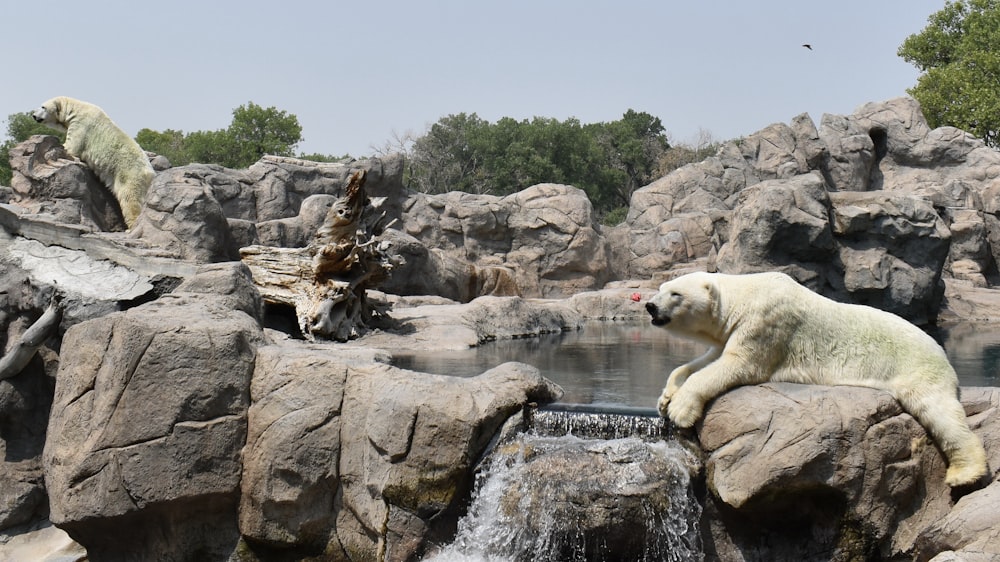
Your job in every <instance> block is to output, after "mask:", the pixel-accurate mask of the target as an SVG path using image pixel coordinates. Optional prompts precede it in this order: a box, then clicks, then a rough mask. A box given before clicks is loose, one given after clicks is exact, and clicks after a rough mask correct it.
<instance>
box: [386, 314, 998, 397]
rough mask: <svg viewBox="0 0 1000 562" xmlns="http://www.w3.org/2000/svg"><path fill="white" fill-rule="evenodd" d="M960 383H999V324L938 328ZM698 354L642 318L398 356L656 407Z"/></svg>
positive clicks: (416, 366)
mask: <svg viewBox="0 0 1000 562" xmlns="http://www.w3.org/2000/svg"><path fill="white" fill-rule="evenodd" d="M935 336H936V337H937V338H938V339H939V341H943V342H944V346H945V350H946V351H947V352H948V357H949V359H950V360H951V362H952V365H954V367H955V370H956V372H958V378H959V383H960V384H961V385H962V386H1000V325H998V326H992V325H987V326H983V325H977V326H973V325H957V326H952V327H949V328H947V329H939V330H938V331H937V333H936V334H935ZM704 351H705V346H703V345H700V344H695V343H692V342H688V341H685V340H682V339H679V338H677V337H674V336H671V335H670V334H668V333H667V332H666V331H665V330H662V329H659V328H654V327H653V326H651V325H650V324H649V322H646V321H638V320H637V321H632V322H593V323H588V324H586V325H585V326H584V329H583V330H580V331H576V332H566V333H562V334H550V335H545V336H542V337H540V338H532V339H522V340H504V341H496V342H490V343H487V344H484V345H482V346H480V347H477V348H473V349H469V350H463V351H444V352H442V351H433V352H418V353H408V354H405V355H404V354H399V355H397V356H395V357H394V359H393V364H394V365H396V366H398V367H402V368H405V369H411V370H414V371H421V372H426V373H435V374H440V375H453V376H459V377H469V376H474V375H478V374H480V373H482V372H483V371H486V370H488V369H491V368H493V367H496V366H497V365H499V364H501V363H504V362H507V361H521V362H523V363H528V364H529V365H534V366H535V367H538V369H539V370H540V371H541V372H542V374H543V375H545V376H546V377H547V378H549V379H550V380H552V381H554V382H556V383H558V384H559V385H560V386H561V387H562V388H563V390H564V391H565V392H566V394H565V395H564V396H563V398H562V402H573V403H582V404H621V405H627V406H637V407H644V408H654V407H656V399H657V398H658V397H659V395H660V391H661V390H662V388H663V384H664V383H665V382H666V378H667V375H668V374H670V371H671V370H673V369H674V368H675V367H677V366H678V365H682V364H684V363H686V362H687V361H690V360H691V359H693V358H694V357H697V356H698V355H699V354H701V353H703V352H704Z"/></svg>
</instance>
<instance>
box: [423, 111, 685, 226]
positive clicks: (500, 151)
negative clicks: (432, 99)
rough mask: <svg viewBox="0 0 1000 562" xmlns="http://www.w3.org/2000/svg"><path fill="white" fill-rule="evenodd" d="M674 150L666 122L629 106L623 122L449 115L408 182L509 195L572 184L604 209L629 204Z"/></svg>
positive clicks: (430, 133)
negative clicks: (533, 187) (492, 119)
mask: <svg viewBox="0 0 1000 562" xmlns="http://www.w3.org/2000/svg"><path fill="white" fill-rule="evenodd" d="M669 148H670V144H669V143H668V142H667V138H666V135H665V134H664V128H663V124H662V123H661V122H660V119H659V118H657V117H654V116H652V115H649V114H648V113H644V112H637V111H634V110H631V109H630V110H628V111H627V112H626V113H625V114H624V116H623V117H622V119H620V120H617V121H612V122H609V123H593V124H587V125H583V124H581V123H580V121H579V120H577V119H575V118H570V119H567V120H565V121H559V120H558V119H553V118H546V117H535V118H533V119H531V120H527V119H525V120H521V121H518V120H516V119H513V118H510V117H504V118H502V119H500V120H498V121H497V122H496V123H490V122H488V121H485V120H483V119H482V118H480V117H479V116H478V115H476V114H475V113H472V114H467V113H458V114H453V115H448V116H446V117H442V118H441V119H440V120H439V121H438V122H437V123H434V124H433V125H431V126H430V127H429V128H428V130H427V132H426V133H425V134H424V135H423V136H420V137H418V138H416V139H415V140H414V141H413V144H412V145H411V147H410V149H409V151H408V154H407V156H408V157H409V160H410V166H409V169H408V173H407V181H408V183H409V186H410V187H411V188H413V189H416V190H418V191H422V192H425V193H441V192H445V191H466V192H472V193H490V194H495V195H507V194H510V193H514V192H516V191H520V190H522V189H524V188H526V187H529V186H531V185H534V184H537V183H546V182H553V183H566V184H570V185H574V186H576V187H579V188H581V189H583V190H584V191H586V192H587V195H588V196H589V197H590V199H591V201H592V202H593V203H594V206H595V209H596V210H597V211H598V213H599V214H602V215H603V214H605V213H607V212H610V211H611V210H613V209H615V208H618V207H624V206H628V203H629V199H630V198H631V195H632V192H633V191H635V190H636V189H638V188H639V187H642V186H643V185H645V184H646V183H648V182H649V181H651V179H655V178H653V177H652V176H653V174H654V173H655V171H656V170H657V166H658V162H659V159H660V158H661V157H662V156H663V154H664V153H665V152H666V151H667V150H668V149H669Z"/></svg>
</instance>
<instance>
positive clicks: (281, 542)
mask: <svg viewBox="0 0 1000 562" xmlns="http://www.w3.org/2000/svg"><path fill="white" fill-rule="evenodd" d="M50 139H51V137H34V138H32V139H31V140H29V141H27V142H26V143H23V144H21V145H19V146H18V147H15V148H14V150H12V156H13V157H12V167H13V169H14V179H13V181H12V184H13V185H12V186H10V187H9V188H8V187H0V344H2V351H3V353H4V357H9V358H10V359H7V362H6V363H4V364H14V363H16V364H17V366H18V373H17V374H13V375H12V376H7V375H4V376H3V377H0V452H2V453H3V454H2V455H0V500H2V501H0V558H2V557H3V556H4V555H7V554H9V553H10V552H13V550H11V549H13V548H15V547H16V548H20V546H17V545H18V544H21V543H23V542H24V541H23V539H24V538H25V537H27V536H36V535H33V533H38V535H37V536H39V537H43V536H44V537H47V538H45V539H43V540H45V541H48V540H49V539H50V538H52V540H53V541H54V542H53V544H54V545H55V546H54V547H53V548H52V549H51V552H56V551H61V552H65V550H64V548H63V547H64V546H65V544H64V543H65V540H64V537H61V536H57V537H54V538H53V537H52V536H51V534H52V528H51V527H47V526H46V522H47V521H51V522H53V523H55V524H56V525H57V526H58V527H59V529H61V530H65V532H68V533H69V535H70V536H71V537H72V538H73V539H75V540H76V541H77V542H78V543H79V544H80V545H83V546H84V547H86V549H87V552H88V556H89V557H90V559H91V560H95V561H98V560H139V559H142V560H145V559H159V560H190V559H198V560H241V561H249V560H255V561H259V562H267V561H271V560H288V559H314V560H362V559H363V560H402V561H407V560H417V559H419V558H420V557H421V556H423V554H424V553H425V552H427V551H429V550H430V549H431V548H432V546H433V545H438V544H442V543H444V542H447V541H448V540H449V539H450V537H451V536H452V534H453V533H454V531H455V526H456V521H457V519H458V516H459V515H460V514H461V512H462V511H463V509H464V508H465V505H466V502H467V500H468V497H469V493H470V488H471V486H472V481H473V473H474V471H475V470H476V468H477V462H478V461H479V459H480V457H481V455H482V453H483V452H484V451H485V450H486V449H487V448H488V447H489V443H490V441H491V439H492V438H493V436H494V435H495V434H496V432H497V431H498V429H499V428H500V427H501V426H502V425H503V424H504V422H505V421H506V420H508V419H509V418H510V417H511V416H512V415H514V414H515V413H517V412H520V411H522V410H523V409H524V408H525V407H526V406H527V405H529V404H531V403H545V402H549V401H553V400H556V399H558V397H559V395H560V390H559V389H558V388H556V387H554V385H552V383H550V382H549V381H547V380H545V379H544V378H543V377H542V376H541V375H540V374H539V373H538V372H537V370H535V369H534V368H532V367H529V366H526V365H521V364H516V363H509V364H505V365H501V366H500V367H497V368H496V369H494V370H492V371H489V372H487V373H483V374H481V375H479V376H478V377H474V378H470V379H458V378H452V377H444V376H434V375H427V374H423V373H414V372H410V371H405V370H402V369H398V368H395V367H392V366H390V365H389V364H388V361H389V358H390V357H391V355H392V353H394V352H396V351H397V350H403V349H446V348H463V347H468V346H471V345H477V344H479V343H481V342H483V341H487V340H490V339H498V338H516V337H530V336H533V335H538V334H540V333H544V332H558V331H562V330H572V329H576V328H578V327H579V326H580V325H581V323H582V322H583V320H584V319H587V318H600V319H611V318H626V317H630V316H631V317H642V316H643V315H644V312H643V310H642V307H641V303H639V302H634V301H632V300H631V299H630V298H629V295H630V293H632V292H635V291H638V292H640V293H642V294H647V293H649V292H650V291H651V289H652V288H653V287H655V286H656V284H658V283H659V282H660V281H662V280H663V279H665V278H668V277H670V276H672V275H675V274H676V273H677V272H680V271H683V270H687V269H697V268H709V269H719V270H724V271H752V270H756V269H761V268H768V269H782V270H785V271H787V272H789V273H791V274H792V275H795V276H796V277H797V278H798V279H799V280H800V281H802V282H803V283H806V284H807V285H809V286H810V287H812V288H813V289H815V290H817V291H820V292H823V293H826V294H828V295H831V296H834V297H835V298H839V299H841V300H852V301H856V302H865V303H869V304H873V305H876V306H880V307H883V308H886V309H888V310H892V311H894V312H897V313H900V314H903V315H905V316H907V317H908V318H910V319H911V320H914V321H915V322H924V321H933V320H934V318H935V317H939V316H940V318H944V319H947V320H955V319H975V320H980V321H982V320H992V321H995V320H996V319H997V318H1000V301H998V299H997V298H996V294H995V293H996V292H995V290H993V289H990V285H991V284H993V283H994V282H995V281H996V274H997V271H996V262H997V256H998V254H1000V249H998V248H1000V246H998V236H1000V234H998V233H1000V229H998V223H997V219H996V213H997V212H998V211H1000V200H998V198H997V195H996V193H997V192H998V191H1000V180H998V179H997V178H998V177H1000V156H998V154H997V153H996V152H995V151H993V150H991V149H988V148H986V147H985V146H983V145H982V143H981V142H979V141H978V140H976V139H974V138H971V137H969V136H968V135H966V134H964V133H962V132H961V131H958V130H955V129H949V128H944V129H937V130H930V129H929V128H928V127H927V126H926V122H925V121H924V120H923V118H922V116H921V114H920V111H919V107H918V106H917V105H916V103H915V102H913V101H912V100H909V99H897V100H890V101H888V102H884V103H878V104H869V105H866V106H863V107H862V108H859V110H858V111H857V112H855V113H854V114H852V115H850V116H830V115H827V116H824V117H823V120H822V121H821V124H820V127H819V128H818V129H817V128H816V127H815V125H814V124H813V123H812V122H811V121H810V120H809V118H808V117H807V116H799V117H796V118H795V119H793V120H792V122H791V123H790V124H788V125H785V124H776V125H772V126H770V127H768V128H766V129H764V130H762V131H760V132H758V133H755V134H753V135H750V136H748V137H746V138H743V139H740V140H739V141H734V142H731V143H727V144H726V145H725V146H723V148H722V149H721V150H720V151H719V153H718V154H717V155H716V156H713V157H711V158H708V159H706V160H705V161H703V162H700V163H697V164H692V165H689V166H687V167H684V168H681V169H680V170H677V171H676V172H674V173H672V174H670V175H669V176H667V177H665V178H662V179H660V180H658V181H656V182H654V183H653V184H650V185H649V186H646V187H645V188H643V189H641V190H639V191H638V192H636V194H635V195H634V197H633V200H632V206H631V209H630V212H629V216H628V219H627V221H626V222H625V223H624V224H623V225H621V226H618V227H615V228H604V227H601V226H600V225H597V224H596V222H595V220H594V216H593V211H592V208H591V207H590V204H589V202H588V201H587V199H586V196H585V194H584V193H583V192H582V191H580V190H578V189H576V188H574V187H571V186H561V185H553V184H543V185H538V186H533V187H531V188H529V189H527V190H524V191H522V192H520V193H517V194H513V195H509V196H506V197H492V196H476V195H470V194H461V193H449V194H442V195H424V194H418V193H412V192H408V191H407V190H406V189H404V187H403V185H402V167H403V163H402V160H401V159H400V158H398V157H390V158H386V159H370V160H362V161H355V162H345V163H330V164H327V163H323V164H320V163H312V162H305V161H301V160H296V159H289V158H276V157H265V158H263V159H262V160H261V161H259V162H258V163H256V164H254V165H253V166H251V167H250V168H248V169H246V170H229V169H225V168H221V167H219V166H208V165H198V164H196V165H191V166H183V167H178V168H167V169H163V170H162V171H160V172H159V173H158V175H157V177H156V179H155V181H154V183H153V186H152V187H151V188H150V193H149V198H148V200H147V202H146V206H145V208H144V210H143V212H142V214H141V215H140V217H139V219H138V223H137V226H136V229H134V231H133V232H132V233H131V235H126V234H124V233H122V232H120V231H121V230H123V229H124V225H122V224H117V223H115V221H114V217H113V215H114V213H109V212H108V197H110V195H109V194H108V193H106V192H102V191H101V189H102V188H101V187H100V185H98V184H96V183H95V182H96V180H95V179H94V178H93V177H92V175H89V172H88V171H87V170H86V169H84V168H82V167H81V166H79V164H78V163H74V162H72V161H69V160H66V159H64V158H61V157H60V156H61V153H60V152H59V150H60V147H59V146H58V143H53V141H52V140H50ZM359 171H360V172H363V173H364V174H365V175H366V177H367V182H366V184H365V189H366V190H367V192H368V193H367V194H368V195H369V196H370V197H371V198H372V199H375V198H384V199H382V200H381V205H380V207H379V209H380V210H381V211H384V212H385V215H384V216H385V218H386V220H392V219H397V220H398V222H397V224H396V228H392V229H388V230H386V231H385V232H383V233H382V236H383V237H384V238H385V240H386V241H388V242H390V243H391V244H393V246H394V247H395V248H397V249H398V250H399V251H400V254H401V255H402V256H403V257H404V258H405V259H406V263H405V264H400V265H399V266H398V267H397V268H396V269H394V270H393V274H394V275H393V278H391V279H389V280H388V281H387V282H386V283H385V284H384V285H383V286H382V287H381V288H382V290H383V291H384V292H383V293H381V294H377V293H375V292H370V293H372V294H371V295H370V296H371V297H372V298H373V299H378V300H379V301H380V302H382V301H384V302H387V303H393V305H394V308H393V312H392V314H391V318H390V319H387V320H388V323H387V324H386V325H385V326H384V327H383V328H381V329H377V330H372V331H370V332H369V333H367V334H365V335H364V336H363V337H360V338H357V339H354V340H351V341H350V342H346V343H329V342H328V343H323V344H320V343H310V342H305V341H302V340H300V339H296V338H295V336H294V334H295V332H296V329H295V327H294V325H295V324H297V320H296V319H295V318H294V314H293V315H292V316H293V318H291V319H289V317H288V315H287V314H285V313H283V312H282V311H281V310H275V307H271V306H265V303H264V300H263V299H262V297H261V291H260V290H259V289H258V287H257V286H256V285H255V284H254V282H253V277H254V276H253V274H252V273H251V271H250V269H249V268H248V267H247V266H246V265H244V264H242V263H240V262H239V261H237V259H238V256H239V250H240V248H247V247H250V246H262V247H269V248H270V249H271V251H278V250H281V251H284V250H295V251H301V250H306V249H307V248H308V247H309V245H310V243H311V242H312V237H313V235H314V234H315V233H316V232H317V230H318V229H319V228H320V227H321V226H322V225H323V223H324V220H325V219H326V217H327V215H328V214H329V210H330V209H331V207H332V206H334V205H335V204H336V202H337V201H338V200H342V198H344V196H345V195H346V192H347V187H348V186H349V183H350V177H351V175H352V174H354V173H356V172H359ZM348 199H349V197H348ZM327 242H329V241H327ZM309 264H310V265H312V262H311V261H310V262H309ZM54 295H58V296H59V301H58V302H59V305H60V307H61V316H60V317H59V319H58V322H57V321H56V320H55V319H54V316H53V314H54V312H52V311H49V312H47V310H48V309H49V306H50V304H51V303H52V302H53V296H54ZM514 295H518V296H514ZM647 296H648V295H647ZM537 297H545V299H540V298H537ZM557 297H565V298H558V299H557ZM285 312H287V311H285ZM46 314H48V316H46ZM289 324H291V325H292V326H291V327H290V326H289ZM33 325H36V326H39V328H38V330H37V331H34V330H35V329H34V328H32V326H33ZM43 328H45V329H43ZM49 330H51V332H49ZM38 332H45V333H44V334H42V335H41V336H39V337H36V335H38ZM345 339H347V338H345ZM31 349H33V350H35V353H33V354H31V356H30V357H29V358H28V360H27V361H26V362H23V357H22V355H24V354H25V352H24V350H31ZM0 360H3V358H2V357H0ZM15 360H16V361H15ZM22 363H23V364H22ZM962 399H963V403H964V404H965V406H966V408H967V412H968V413H969V415H970V421H972V422H973V427H974V430H975V431H976V432H977V433H979V435H980V436H981V437H982V438H983V439H984V441H985V444H986V447H987V451H988V452H989V454H990V455H991V458H990V463H991V467H992V468H993V470H994V471H995V470H997V469H998V467H1000V458H998V457H997V455H998V454H1000V428H998V427H997V423H998V421H997V420H998V417H997V416H998V414H997V412H998V411H1000V391H997V390H995V389H969V388H965V389H963V390H962ZM696 436H697V437H698V440H699V442H700V443H701V445H702V447H703V448H704V453H705V461H706V465H705V466H706V469H705V471H704V474H703V475H702V476H701V478H703V481H704V489H705V490H704V511H703V515H702V519H701V525H702V531H703V533H702V534H703V537H702V538H703V542H704V546H705V552H706V556H707V559H709V560H716V559H718V560H764V559H768V557H769V556H770V557H772V558H773V557H775V556H777V557H781V556H785V557H786V558H794V559H803V560H809V559H817V560H818V559H823V560H829V559H839V558H838V557H840V558H843V559H847V558H851V557H855V558H858V557H860V558H864V557H868V558H883V559H888V558H896V559H904V558H907V559H908V558H913V559H918V560H930V559H936V560H937V561H938V562H943V561H944V560H951V559H958V557H966V558H968V559H970V560H972V559H975V557H976V556H980V557H989V556H1000V552H997V549H996V545H997V544H1000V543H998V541H997V540H996V538H997V536H998V532H1000V531H998V529H1000V520H998V517H997V514H996V511H995V510H994V509H992V506H993V505H994V504H995V503H996V500H997V484H996V482H994V483H992V484H990V485H989V486H987V487H985V488H983V489H980V490H969V491H967V493H966V494H965V495H964V496H962V497H961V498H953V497H951V496H950V495H949V494H948V491H947V490H945V489H943V487H942V486H943V485H940V486H939V484H938V483H940V482H941V481H942V475H941V474H940V472H941V471H943V469H944V466H943V462H942V460H941V457H940V454H939V453H938V452H937V450H936V449H935V448H934V447H933V446H930V445H928V444H927V443H926V442H925V441H924V436H923V433H922V430H921V429H920V427H919V425H918V424H916V422H914V421H913V420H912V419H911V418H909V417H908V416H907V415H906V414H903V413H901V411H899V408H898V405H896V404H895V403H894V402H893V401H892V400H890V399H889V398H888V397H887V395H884V394H881V393H878V392H876V391H869V390H864V389H848V388H813V387H794V386H782V385H765V386H762V387H751V388H744V389H739V390H736V391H733V392H731V393H727V394H726V395H724V396H723V397H721V398H720V399H719V400H717V401H716V402H715V403H714V404H713V405H712V406H711V407H710V408H709V409H708V411H707V413H706V417H705V420H704V423H703V424H702V425H701V426H698V427H697V429H696ZM761 451H764V454H761ZM564 460H565V461H566V462H567V463H569V462H570V461H572V460H573V459H564ZM567 466H569V464H567ZM608 468H609V470H610V469H614V468H621V467H610V466H609V467H608ZM568 472H569V474H567V476H573V472H574V471H568ZM609 473H610V472H609ZM787 513H793V514H794V517H792V518H791V521H790V520H789V519H790V518H789V517H787ZM59 532H62V531H59ZM14 536H17V538H11V539H10V540H8V537H14ZM765 545H768V548H769V549H770V550H768V549H765V548H764V546H765ZM8 546H10V548H8V549H7V550H4V549H5V548H6V547H8ZM18 552H23V551H18ZM53 556H55V554H53ZM949 556H951V557H952V558H948V557H949ZM53 559H54V558H53Z"/></svg>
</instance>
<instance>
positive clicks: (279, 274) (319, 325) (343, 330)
mask: <svg viewBox="0 0 1000 562" xmlns="http://www.w3.org/2000/svg"><path fill="white" fill-rule="evenodd" d="M366 175H367V174H366V172H365V171H364V170H362V171H359V172H355V173H354V174H353V175H352V176H351V179H350V182H349V183H348V185H347V189H346V190H345V192H344V196H343V197H341V198H340V199H338V200H337V201H336V202H334V204H333V205H332V206H331V207H330V210H329V211H328V212H327V215H326V219H325V220H324V221H323V225H322V226H321V227H320V228H319V230H318V231H317V232H316V236H315V237H314V239H313V241H312V243H310V244H309V246H307V247H305V248H274V247H271V246H248V247H246V248H241V249H240V258H241V259H242V260H243V263H245V264H247V266H248V267H249V268H250V272H251V273H252V274H253V279H254V283H255V284H256V285H257V287H258V289H259V290H260V293H261V296H262V297H263V298H264V301H265V302H266V303H269V304H279V305H286V306H291V307H293V308H294V309H295V315H296V317H297V318H298V323H299V329H300V330H301V331H302V335H303V336H304V337H305V338H306V339H309V340H315V339H332V340H336V341H347V340H349V339H353V338H356V337H358V336H360V335H362V334H364V333H365V332H367V331H368V330H369V329H370V328H371V327H372V325H373V324H374V322H376V321H377V320H378V319H380V318H385V317H387V316H388V309H389V305H388V304H385V303H376V302H373V301H371V300H369V299H368V297H367V294H366V291H367V289H369V288H375V287H376V286H377V285H378V284H379V283H381V282H382V281H384V280H386V279H387V278H388V277H389V273H390V271H392V268H393V266H394V265H397V264H398V263H400V262H401V259H400V258H399V257H398V256H394V255H391V254H390V253H389V252H388V250H389V247H390V246H389V243H388V241H383V240H379V235H381V233H382V231H383V230H384V229H385V227H387V226H388V225H386V224H384V221H385V213H384V212H381V214H379V213H380V211H379V208H378V207H379V206H380V204H381V203H382V202H383V201H384V198H381V199H379V200H378V201H374V202H373V201H372V200H370V199H369V198H368V196H367V195H366V194H365V189H364V184H365V178H366ZM390 224H391V223H390Z"/></svg>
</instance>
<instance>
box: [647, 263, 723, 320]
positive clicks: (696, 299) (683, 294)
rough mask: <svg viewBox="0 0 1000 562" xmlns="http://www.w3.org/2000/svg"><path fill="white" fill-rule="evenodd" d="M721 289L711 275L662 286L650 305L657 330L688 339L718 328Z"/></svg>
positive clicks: (685, 277) (701, 274)
mask: <svg viewBox="0 0 1000 562" xmlns="http://www.w3.org/2000/svg"><path fill="white" fill-rule="evenodd" d="M718 304H719V288H718V285H717V283H716V280H715V277H714V275H713V274H711V273H704V272H697V273H689V274H687V275H682V276H681V277H678V278H677V279H674V280H671V281H667V282H666V283H664V284H662V285H660V291H659V292H658V293H656V294H655V295H653V298H651V299H649V301H648V302H646V311H647V312H649V315H650V316H652V317H653V325H654V326H662V327H664V328H666V329H668V330H670V331H673V332H678V333H681V334H687V335H698V334H705V333H708V332H711V331H714V330H712V328H713V327H715V324H716V319H715V316H716V311H717V310H718Z"/></svg>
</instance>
